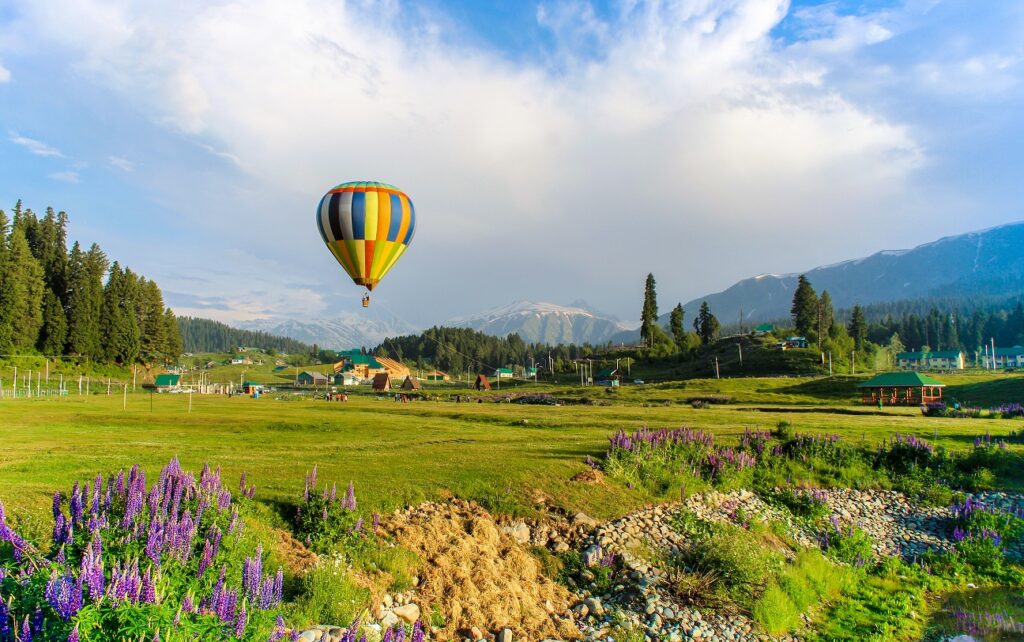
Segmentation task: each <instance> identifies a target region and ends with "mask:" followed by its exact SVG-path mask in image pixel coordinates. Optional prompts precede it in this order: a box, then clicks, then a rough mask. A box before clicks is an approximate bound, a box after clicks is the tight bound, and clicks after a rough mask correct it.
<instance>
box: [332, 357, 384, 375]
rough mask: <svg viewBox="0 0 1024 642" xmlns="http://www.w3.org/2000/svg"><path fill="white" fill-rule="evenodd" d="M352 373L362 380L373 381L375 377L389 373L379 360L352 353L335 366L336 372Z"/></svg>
mask: <svg viewBox="0 0 1024 642" xmlns="http://www.w3.org/2000/svg"><path fill="white" fill-rule="evenodd" d="M339 370H340V371H341V372H351V373H352V374H354V375H355V376H357V377H359V378H360V379H372V378H373V377H374V375H378V374H381V373H387V371H388V370H387V368H385V367H384V366H383V365H382V364H381V363H380V362H379V361H378V360H377V359H375V358H374V357H372V356H371V355H368V354H363V353H361V352H355V351H353V352H351V353H349V354H347V355H346V356H345V358H344V359H342V360H341V361H339V362H338V363H335V364H334V371H335V372H339Z"/></svg>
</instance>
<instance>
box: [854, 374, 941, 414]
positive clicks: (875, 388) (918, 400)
mask: <svg viewBox="0 0 1024 642" xmlns="http://www.w3.org/2000/svg"><path fill="white" fill-rule="evenodd" d="M945 387H946V385H945V384H944V383H942V382H940V381H938V380H936V379H935V378H933V377H929V376H928V375H926V374H923V373H920V372H886V373H883V374H880V375H878V376H877V377H874V378H873V379H868V380H867V381H865V382H864V383H861V384H858V385H857V388H858V389H859V390H860V392H861V401H862V402H863V403H866V404H872V405H874V404H877V403H879V402H881V403H882V404H883V405H886V406H916V405H920V404H924V403H933V402H936V401H942V389H943V388H945Z"/></svg>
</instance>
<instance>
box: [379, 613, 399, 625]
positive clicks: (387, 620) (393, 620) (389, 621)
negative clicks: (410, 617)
mask: <svg viewBox="0 0 1024 642" xmlns="http://www.w3.org/2000/svg"><path fill="white" fill-rule="evenodd" d="M399 622H400V620H399V618H398V616H397V615H395V614H394V612H393V611H388V612H387V613H385V614H384V617H382V618H381V619H380V625H381V626H382V627H384V628H385V629H390V628H391V627H393V626H394V625H396V624H398V623H399Z"/></svg>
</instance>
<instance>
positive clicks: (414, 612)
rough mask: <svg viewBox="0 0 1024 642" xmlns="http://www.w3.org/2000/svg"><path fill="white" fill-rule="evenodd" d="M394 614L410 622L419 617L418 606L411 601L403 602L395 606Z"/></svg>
mask: <svg viewBox="0 0 1024 642" xmlns="http://www.w3.org/2000/svg"><path fill="white" fill-rule="evenodd" d="M394 614H395V615H397V616H398V617H400V618H402V619H403V620H405V621H406V622H408V623H409V624H412V623H413V622H415V621H416V620H418V619H420V607H419V606H417V605H416V604H413V603H409V604H405V605H402V606H399V607H397V608H395V610H394Z"/></svg>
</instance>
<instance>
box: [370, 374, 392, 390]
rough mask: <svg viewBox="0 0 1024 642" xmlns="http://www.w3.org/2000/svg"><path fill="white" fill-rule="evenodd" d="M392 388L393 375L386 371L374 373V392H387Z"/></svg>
mask: <svg viewBox="0 0 1024 642" xmlns="http://www.w3.org/2000/svg"><path fill="white" fill-rule="evenodd" d="M388 390H391V377H389V376H388V373H386V372H380V373H377V374H375V375H373V391H374V392H387V391H388Z"/></svg>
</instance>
